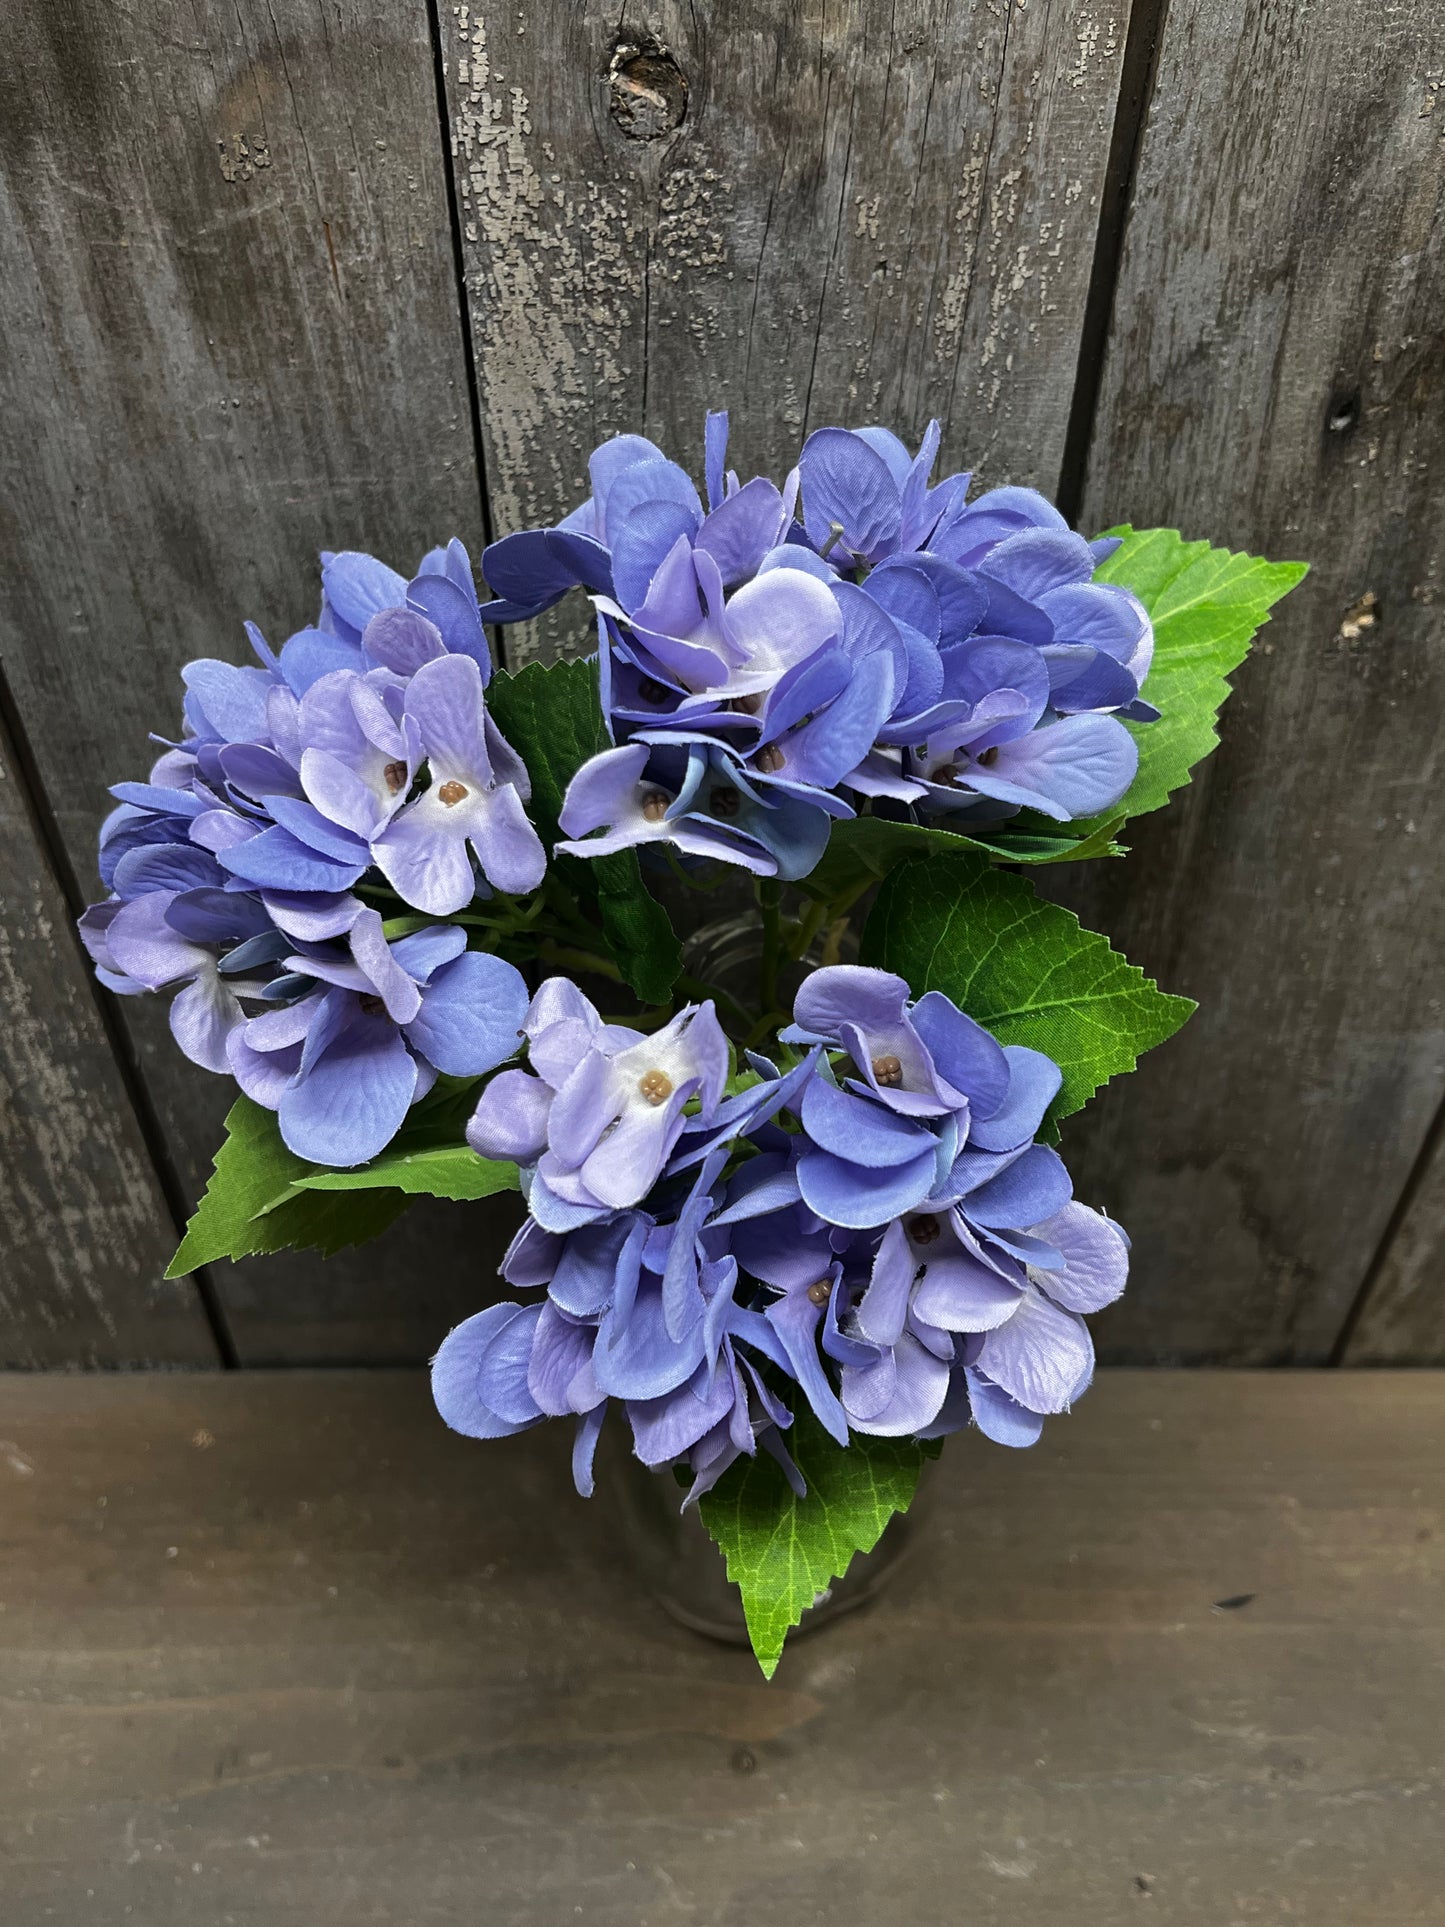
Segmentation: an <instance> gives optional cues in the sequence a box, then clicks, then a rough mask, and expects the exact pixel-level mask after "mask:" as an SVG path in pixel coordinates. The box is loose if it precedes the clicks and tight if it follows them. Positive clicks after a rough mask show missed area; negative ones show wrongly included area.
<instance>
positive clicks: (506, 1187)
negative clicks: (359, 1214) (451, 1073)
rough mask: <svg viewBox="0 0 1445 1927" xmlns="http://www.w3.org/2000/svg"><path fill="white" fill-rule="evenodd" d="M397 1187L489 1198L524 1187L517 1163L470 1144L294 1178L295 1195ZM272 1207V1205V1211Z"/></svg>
mask: <svg viewBox="0 0 1445 1927" xmlns="http://www.w3.org/2000/svg"><path fill="white" fill-rule="evenodd" d="M378 1188H381V1189H395V1190H398V1191H405V1192H407V1193H408V1194H409V1195H411V1196H413V1197H417V1196H426V1197H431V1198H490V1197H492V1196H494V1195H495V1193H496V1192H498V1191H516V1190H518V1189H519V1188H520V1185H519V1179H518V1176H517V1167H516V1165H515V1164H509V1163H506V1162H504V1161H494V1160H492V1159H490V1158H482V1157H478V1156H477V1154H476V1152H475V1151H472V1150H469V1149H468V1148H467V1146H466V1145H464V1144H462V1145H451V1146H445V1147H440V1148H438V1149H436V1150H433V1151H412V1152H403V1153H402V1154H401V1155H397V1154H396V1153H394V1152H383V1153H382V1155H381V1156H380V1157H379V1158H373V1160H372V1161H371V1163H370V1164H363V1165H360V1166H359V1167H358V1168H357V1169H355V1170H352V1171H313V1172H311V1173H310V1175H308V1176H306V1177H303V1178H295V1179H293V1180H292V1190H293V1191H297V1190H300V1191H371V1190H376V1189H378ZM273 1208H274V1207H273Z"/></svg>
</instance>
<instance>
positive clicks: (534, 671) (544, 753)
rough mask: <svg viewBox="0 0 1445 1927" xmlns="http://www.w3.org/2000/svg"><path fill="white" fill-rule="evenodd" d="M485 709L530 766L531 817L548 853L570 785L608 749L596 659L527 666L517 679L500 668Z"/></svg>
mask: <svg viewBox="0 0 1445 1927" xmlns="http://www.w3.org/2000/svg"><path fill="white" fill-rule="evenodd" d="M487 708H488V709H489V710H490V711H491V713H492V716H493V718H494V719H495V721H496V724H497V727H498V729H500V730H501V732H502V734H503V735H504V736H505V737H506V739H507V741H508V742H509V743H510V744H511V745H512V748H513V749H514V750H516V752H517V754H518V755H519V756H520V757H521V759H522V761H523V762H524V763H525V764H526V765H527V774H528V775H529V776H530V777H531V779H532V800H531V803H530V805H529V807H528V812H527V813H528V815H529V816H530V817H531V819H532V821H533V822H534V823H535V824H536V826H537V834H538V835H539V836H540V837H541V839H542V841H543V842H544V843H545V844H546V846H547V848H548V850H549V851H550V850H551V848H552V845H553V844H554V843H555V842H556V841H557V838H558V836H559V835H560V834H561V832H560V831H559V830H558V828H557V818H558V816H559V815H560V814H561V810H562V798H563V797H564V796H565V795H566V793H567V785H568V784H569V783H570V782H571V780H572V778H573V777H574V776H575V775H576V773H577V771H578V770H579V769H581V767H582V765H583V764H584V763H585V762H586V761H587V760H588V758H589V757H591V756H595V755H596V754H597V752H598V751H599V750H603V749H606V748H607V747H608V742H607V730H606V727H605V725H604V724H603V721H602V704H601V700H600V698H599V696H598V689H597V664H596V661H595V660H593V659H589V660H588V661H586V662H549V663H540V662H529V663H528V664H527V666H526V668H525V669H519V670H518V671H517V673H516V675H510V674H509V673H508V672H507V671H506V670H505V669H503V670H499V671H498V673H497V674H496V675H495V676H493V678H492V680H491V683H490V684H489V685H488V688H487Z"/></svg>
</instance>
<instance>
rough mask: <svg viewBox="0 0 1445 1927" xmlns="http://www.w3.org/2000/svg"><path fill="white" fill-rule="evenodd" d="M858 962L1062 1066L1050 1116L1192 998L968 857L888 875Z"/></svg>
mask: <svg viewBox="0 0 1445 1927" xmlns="http://www.w3.org/2000/svg"><path fill="white" fill-rule="evenodd" d="M861 961H862V962H863V963H865V964H876V965H877V966H879V967H880V968H881V969H884V970H893V971H896V972H897V973H898V975H899V976H900V977H905V978H906V979H907V980H908V982H909V984H910V985H911V986H912V989H913V994H914V996H915V997H921V996H922V995H923V994H924V992H925V991H929V990H942V991H944V992H946V993H947V995H948V996H950V997H951V998H952V999H953V1001H954V1002H955V1003H956V1004H957V1005H958V1006H959V1008H960V1009H962V1010H965V1011H967V1012H968V1014H969V1016H970V1017H973V1018H975V1019H976V1020H977V1021H978V1022H979V1023H981V1024H983V1025H984V1026H985V1027H986V1028H987V1029H989V1030H990V1031H992V1032H993V1034H994V1036H995V1037H997V1038H998V1040H999V1042H1000V1043H1003V1044H1027V1045H1029V1046H1031V1047H1032V1048H1033V1049H1034V1050H1041V1051H1046V1052H1047V1053H1048V1055H1049V1056H1050V1057H1052V1058H1053V1059H1054V1061H1055V1062H1056V1063H1057V1064H1058V1065H1059V1066H1060V1068H1061V1069H1062V1070H1063V1073H1064V1082H1063V1086H1062V1088H1061V1089H1060V1091H1059V1094H1058V1096H1057V1097H1056V1098H1055V1099H1054V1102H1053V1104H1052V1106H1051V1107H1050V1111H1049V1116H1050V1118H1051V1119H1052V1120H1053V1121H1054V1122H1057V1121H1058V1119H1060V1118H1063V1117H1067V1116H1068V1115H1069V1113H1070V1112H1071V1111H1077V1110H1078V1109H1079V1107H1080V1105H1082V1104H1086V1103H1087V1102H1088V1101H1089V1099H1090V1098H1091V1097H1092V1096H1093V1094H1094V1092H1095V1091H1096V1090H1097V1089H1098V1088H1099V1086H1100V1085H1101V1084H1105V1083H1107V1082H1108V1080H1109V1079H1110V1078H1111V1077H1116V1076H1118V1075H1119V1073H1120V1072H1121V1071H1131V1070H1133V1068H1134V1065H1135V1063H1136V1062H1137V1061H1138V1059H1139V1058H1140V1056H1142V1054H1143V1053H1144V1052H1145V1051H1146V1050H1149V1049H1151V1048H1152V1047H1153V1046H1154V1045H1155V1044H1162V1043H1163V1042H1164V1040H1165V1039H1166V1038H1167V1037H1172V1036H1173V1035H1174V1033H1175V1031H1176V1030H1178V1029H1179V1026H1180V1025H1181V1024H1182V1023H1183V1022H1184V1021H1185V1019H1186V1018H1187V1017H1188V1016H1189V1014H1190V1012H1191V1011H1192V1010H1193V1009H1194V1008H1195V1006H1194V1005H1193V1004H1192V1003H1191V1002H1190V1000H1189V999H1188V998H1187V997H1171V996H1167V995H1166V994H1165V993H1164V992H1163V991H1161V990H1159V989H1158V988H1157V987H1156V986H1155V984H1154V983H1152V982H1151V980H1150V979H1149V978H1148V977H1146V976H1145V975H1144V973H1143V971H1142V970H1139V969H1137V968H1136V967H1135V966H1134V965H1133V964H1131V963H1129V962H1128V961H1127V960H1126V959H1125V958H1123V957H1121V956H1120V955H1119V953H1118V951H1117V950H1114V949H1111V948H1110V945H1109V942H1108V939H1107V938H1105V937H1101V936H1100V935H1099V934H1098V933H1097V931H1093V930H1085V929H1084V928H1083V927H1082V925H1081V924H1080V922H1079V920H1078V918H1077V917H1076V916H1075V915H1074V914H1073V912H1072V911H1070V910H1063V909H1060V908H1059V906H1058V905H1057V904H1053V903H1044V902H1041V901H1040V900H1039V898H1038V897H1036V896H1035V895H1034V892H1033V888H1032V886H1031V885H1030V884H1029V883H1027V882H1026V881H1025V880H1024V879H1023V878H1022V877H1016V876H1009V875H1008V874H1006V873H1005V872H1003V871H1001V870H996V869H993V868H992V867H991V866H990V865H989V864H988V863H987V861H986V860H985V859H983V858H982V857H978V856H971V855H967V854H962V853H960V854H958V855H955V856H935V857H926V858H923V859H921V860H915V861H913V862H910V863H905V864H903V865H902V866H901V867H900V868H899V869H897V870H895V871H893V872H892V873H891V874H890V876H889V877H888V879H887V881H886V882H885V883H884V885H883V887H882V889H881V890H880V891H879V892H878V897H877V901H876V902H875V903H874V905H873V909H872V911H871V913H870V914H869V918H868V923H867V926H866V927H865V929H864V932H863V942H862V954H861Z"/></svg>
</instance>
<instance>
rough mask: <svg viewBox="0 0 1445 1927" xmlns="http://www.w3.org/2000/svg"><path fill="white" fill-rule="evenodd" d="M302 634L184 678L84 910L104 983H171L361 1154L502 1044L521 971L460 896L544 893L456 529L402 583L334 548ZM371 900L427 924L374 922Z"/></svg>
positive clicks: (258, 644) (311, 1146) (179, 1013)
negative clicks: (475, 923)
mask: <svg viewBox="0 0 1445 1927" xmlns="http://www.w3.org/2000/svg"><path fill="white" fill-rule="evenodd" d="M322 585H323V595H322V602H321V612H320V616H319V618H318V620H317V623H316V625H315V626H314V627H309V628H305V629H302V630H300V631H299V632H298V633H297V634H296V635H293V636H292V637H291V638H290V639H289V640H288V641H287V642H286V643H285V644H284V645H283V646H282V648H281V649H280V650H279V651H273V650H272V649H271V648H270V647H269V645H268V644H267V642H266V640H265V638H264V637H263V636H262V634H261V632H260V631H259V630H258V629H257V628H255V626H254V625H252V624H248V625H247V628H248V632H249V635H250V639H251V643H252V646H253V648H254V650H255V653H256V656H257V658H258V659H259V667H253V668H240V667H237V666H235V665H233V664H231V663H226V662H220V661H214V660H202V661H198V662H193V663H190V664H188V665H187V667H186V669H185V671H184V678H185V685H186V697H185V733H184V735H183V736H182V737H181V738H180V740H179V741H177V742H171V743H166V744H165V745H164V749H163V754H162V755H161V757H160V758H159V760H158V761H157V762H156V764H155V766H154V768H153V769H152V770H151V773H150V779H149V781H148V782H145V783H119V784H117V785H116V786H115V788H114V790H113V791H112V794H113V795H114V796H115V797H116V798H117V800H118V807H117V808H116V809H115V810H113V811H112V812H111V814H110V815H109V816H108V817H107V818H106V821H105V823H104V825H103V827H102V830H101V837H100V871H101V878H102V881H103V882H104V884H105V886H106V888H107V890H108V891H109V893H110V894H109V896H108V897H107V898H106V900H105V901H104V902H102V903H98V904H95V905H93V906H92V907H91V908H90V909H89V910H88V911H87V912H86V914H85V916H84V917H83V918H82V920H81V931H82V935H83V937H84V940H85V942H86V945H87V947H88V948H89V951H90V954H91V956H92V958H93V959H94V961H95V964H96V967H97V971H98V973H99V975H100V978H101V981H102V982H103V983H105V984H106V985H107V986H108V987H109V988H110V989H111V990H114V991H117V992H118V993H120V994H121V995H122V996H133V995H137V994H139V993H141V992H144V991H151V990H160V989H173V990H175V992H176V995H175V997H174V1000H173V1002H172V1005H171V1029H172V1031H173V1033H174V1035H175V1038H176V1041H177V1043H179V1045H180V1046H181V1049H182V1050H183V1051H184V1052H185V1053H186V1055H187V1056H188V1057H190V1058H191V1059H192V1060H193V1061H194V1062H195V1063H197V1064H200V1065H203V1066H204V1067H205V1068H206V1069H207V1070H212V1071H218V1072H229V1073H230V1074H231V1075H232V1076H234V1077H235V1079H236V1081H237V1082H238V1084H239V1085H240V1087H241V1089H242V1090H243V1091H244V1092H246V1094H247V1095H248V1096H249V1097H251V1098H253V1099H254V1100H255V1101H256V1102H257V1103H260V1104H263V1105H265V1106H266V1107H267V1108H268V1109H269V1110H273V1111H275V1112H276V1113H277V1116H278V1118H279V1120H280V1129H281V1134H282V1136H283V1138H284V1140H285V1142H286V1143H287V1145H288V1146H290V1148H291V1149H292V1150H294V1151H295V1152H297V1153H298V1154H299V1155H300V1156H302V1157H306V1158H310V1159H313V1160H315V1161H317V1162H321V1163H326V1164H335V1165H343V1166H346V1165H355V1164H359V1163H362V1162H364V1161H365V1160H366V1159H368V1158H371V1157H374V1156H375V1155H376V1154H377V1153H378V1152H379V1151H381V1150H382V1149H383V1148H384V1147H385V1146H386V1145H387V1144H388V1143H389V1142H390V1141H391V1139H392V1138H393V1137H394V1135H395V1134H396V1132H397V1130H398V1129H399V1128H400V1126H401V1123H402V1121H403V1119H404V1118H405V1116H406V1113H407V1111H408V1109H409V1108H410V1106H411V1105H412V1104H413V1103H414V1102H415V1101H416V1100H417V1099H418V1098H419V1097H421V1096H423V1095H424V1094H425V1092H426V1091H427V1090H428V1089H429V1088H430V1086H431V1084H432V1083H433V1082H434V1080H435V1078H436V1076H437V1074H438V1072H445V1073H447V1074H449V1075H452V1076H459V1077H474V1076H478V1075H480V1074H482V1073H483V1072H485V1071H488V1070H491V1069H492V1068H493V1067H494V1066H495V1065H497V1064H499V1063H501V1062H503V1061H504V1060H505V1059H506V1058H508V1057H510V1056H511V1055H512V1054H513V1053H514V1051H515V1049H516V1045H517V1037H518V1026H519V1024H520V1021H521V1018H522V1015H523V1013H524V1012H525V1009H526V1006H527V995H528V993H527V989H526V986H525V984H524V983H523V980H522V978H521V975H520V974H519V972H518V971H517V970H516V969H515V968H514V967H513V966H512V965H511V964H510V963H507V962H505V961H504V960H503V959H501V958H500V957H497V956H495V955H490V954H484V953H482V952H480V951H477V950H472V949H468V947H467V942H468V933H467V930H466V929H465V928H463V927H462V926H461V925H460V924H454V923H446V922H442V921H436V922H433V921H432V919H444V918H446V917H448V916H452V915H455V914H457V913H460V912H465V911H466V910H467V909H468V907H469V906H470V905H471V904H472V903H473V901H474V900H475V899H476V898H478V897H483V898H485V897H488V896H490V895H491V893H492V891H493V890H497V891H503V892H509V893H516V892H527V891H532V890H535V889H536V888H537V886H538V885H539V884H540V883H541V881H542V878H543V873H544V870H545V868H546V857H545V853H544V851H543V848H542V844H541V841H540V839H539V838H538V835H537V832H536V830H535V829H534V828H533V826H532V824H531V822H530V820H529V819H528V816H527V813H526V807H525V805H526V802H527V798H528V796H529V794H530V790H529V785H528V778H527V771H526V769H525V767H524V765H523V763H522V761H521V759H520V757H518V756H517V755H516V753H515V752H514V751H513V750H512V748H511V747H510V745H509V744H508V743H507V742H506V741H505V740H504V738H503V737H502V735H501V733H500V731H499V730H498V729H497V727H496V725H495V723H494V722H493V721H492V718H491V717H490V715H489V714H488V712H487V705H486V699H485V693H484V692H485V689H486V685H487V682H488V679H489V677H490V675H491V658H490V655H489V652H488V648H487V642H486V637H485V634H484V632H483V629H482V624H481V618H480V613H479V607H478V599H477V593H476V589H475V586H474V585H473V581H472V572H471V565H470V563H469V561H468V559H467V555H466V551H465V550H464V549H463V548H462V546H461V544H460V543H459V542H452V543H451V544H450V546H449V547H447V548H445V549H436V550H433V551H432V552H431V553H430V554H429V555H427V556H426V557H425V558H424V559H423V561H422V564H421V566H420V568H419V569H418V571H417V573H416V575H415V576H414V577H413V578H412V579H411V580H410V581H409V582H408V581H407V580H406V579H405V578H403V577H402V576H400V575H398V574H397V573H396V571H395V570H393V569H389V568H387V567H386V565H385V564H384V563H381V562H378V561H377V560H376V559H375V558H374V557H372V556H368V555H361V554H356V553H347V554H338V555H324V556H323V557H322ZM377 902H380V903H383V904H384V905H386V906H387V907H388V908H389V910H391V911H403V910H412V911H416V912H419V913H420V915H419V916H416V917H413V918H411V919H410V920H409V921H410V923H411V924H413V925H416V926H419V927H416V928H412V929H410V930H407V931H404V932H397V931H391V930H389V929H388V927H387V926H386V925H385V924H384V921H383V917H382V915H381V912H380V909H379V908H377V907H376V904H377Z"/></svg>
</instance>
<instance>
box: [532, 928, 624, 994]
mask: <svg viewBox="0 0 1445 1927" xmlns="http://www.w3.org/2000/svg"><path fill="white" fill-rule="evenodd" d="M537 950H538V954H539V955H540V956H541V958H542V960H543V962H545V963H552V964H562V965H564V966H565V967H567V968H569V969H572V970H583V971H586V972H587V974H588V975H589V976H591V977H608V978H610V979H611V981H612V982H613V983H615V984H620V983H621V982H622V972H621V971H620V970H619V969H618V968H617V965H616V964H615V963H613V961H612V959H611V958H610V957H599V956H598V955H597V954H596V953H595V951H591V950H572V949H570V948H568V947H566V946H565V945H563V944H559V943H554V942H553V940H552V939H551V938H550V937H545V938H544V939H543V940H542V942H541V943H540V944H538V946H537Z"/></svg>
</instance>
